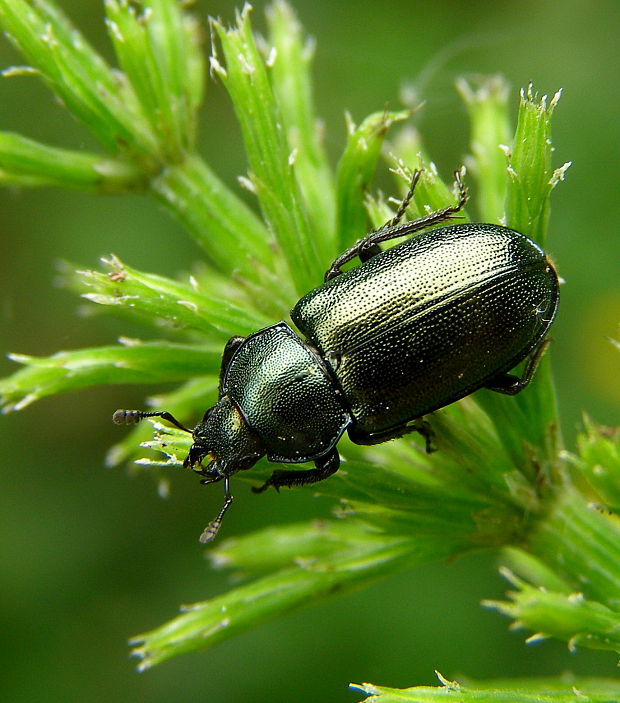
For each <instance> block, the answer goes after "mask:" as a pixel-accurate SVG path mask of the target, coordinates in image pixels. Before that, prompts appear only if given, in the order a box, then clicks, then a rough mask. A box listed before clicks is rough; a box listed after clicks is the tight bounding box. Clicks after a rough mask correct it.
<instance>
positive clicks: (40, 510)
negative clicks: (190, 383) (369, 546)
mask: <svg viewBox="0 0 620 703" xmlns="http://www.w3.org/2000/svg"><path fill="white" fill-rule="evenodd" d="M60 4H61V6H62V7H64V8H65V9H66V10H67V12H68V13H69V14H70V15H71V16H72V18H73V19H74V20H75V21H76V23H77V24H78V25H79V26H80V28H81V29H82V30H83V31H84V32H85V34H86V35H87V37H88V38H89V39H90V40H91V41H92V42H93V43H94V44H95V45H96V46H97V47H98V48H99V49H100V50H101V51H102V52H103V53H104V54H105V55H106V56H107V57H111V50H110V47H109V44H108V41H107V37H106V35H105V31H104V28H103V21H102V20H103V17H102V15H103V13H102V7H101V2H100V0H81V2H79V3H76V2H70V1H69V0H65V2H63V3H60ZM254 5H255V11H254V24H255V26H257V27H259V28H260V27H262V26H264V17H263V9H264V6H265V3H263V2H261V1H259V0H257V1H256V2H255V3H254ZM293 5H294V7H295V8H296V9H297V11H298V14H299V16H300V19H301V20H302V22H303V24H304V25H305V27H306V29H307V31H308V32H309V33H310V34H311V35H313V36H314V37H315V38H316V39H317V52H316V60H315V70H314V74H315V79H316V80H315V88H316V103H317V110H318V112H319V114H320V115H321V116H322V117H323V118H324V119H325V122H326V127H327V136H326V139H327V145H328V148H329V151H330V154H331V156H332V158H333V159H334V160H335V159H336V158H337V156H338V155H339V153H340V152H341V150H342V147H343V145H344V119H343V110H344V109H345V108H346V109H348V110H349V111H350V112H351V113H352V115H353V118H354V119H355V120H356V121H360V120H361V119H362V118H363V117H364V116H366V115H367V114H368V113H370V112H373V111H376V110H381V109H382V108H383V107H384V106H386V105H389V106H390V107H393V108H397V107H399V105H400V103H399V99H398V98H399V94H400V91H401V88H402V86H403V84H405V83H409V84H412V85H414V86H416V87H417V88H418V89H419V90H420V91H421V96H422V97H423V98H424V100H425V101H426V104H425V107H424V109H423V111H422V112H421V114H419V115H417V116H416V120H417V124H418V125H419V126H420V128H421V129H422V131H423V134H424V136H425V139H426V142H427V144H428V147H429V151H430V153H431V155H432V156H433V158H434V159H435V161H436V162H437V164H438V166H439V168H440V170H441V171H442V173H443V174H444V176H445V177H449V173H450V172H451V171H452V170H453V169H454V168H455V167H456V166H457V165H459V164H460V163H461V161H462V158H463V154H464V153H465V151H466V149H467V140H468V134H467V120H466V115H465V110H464V107H463V105H462V104H461V102H460V99H459V98H458V96H457V94H456V93H455V91H454V89H453V84H454V79H455V77H456V76H458V75H466V76H472V75H475V74H491V73H502V74H504V75H505V76H506V77H507V78H508V80H509V81H510V83H511V84H512V86H513V88H514V90H513V93H512V96H511V101H512V105H513V107H514V108H515V114H516V104H517V94H518V89H519V88H520V87H521V86H524V85H526V84H527V83H528V82H529V81H530V80H531V81H534V83H535V86H536V88H537V89H538V90H539V91H540V92H548V93H550V94H552V93H554V92H555V91H556V90H557V89H558V88H562V89H563V90H564V94H563V97H562V100H561V102H560V105H559V108H558V109H557V110H556V113H555V119H554V128H553V133H554V144H555V146H556V162H555V166H559V165H561V164H562V163H563V162H564V161H568V160H572V161H573V166H572V167H571V168H570V169H569V172H568V176H567V180H566V182H565V183H564V184H562V185H561V186H560V187H559V188H558V189H557V190H556V191H555V192H554V195H553V202H552V219H551V233H550V241H549V246H548V248H549V251H550V253H551V255H552V256H553V258H554V260H555V261H556V263H557V266H558V269H559V271H560V273H561V276H562V277H563V279H564V280H565V281H566V284H565V285H564V286H563V288H562V303H561V307H560V313H559V317H558V320H557V323H556V325H555V327H554V332H553V337H554V340H555V342H554V345H553V349H552V354H553V361H554V368H555V377H556V381H557V387H558V395H559V400H560V404H561V416H562V423H563V432H564V436H565V440H566V443H567V445H568V447H569V448H571V447H573V446H574V440H575V432H576V428H577V426H578V424H579V422H580V417H581V413H582V411H584V410H585V411H586V412H587V413H588V414H590V415H591V416H592V417H593V418H594V419H595V420H596V421H598V422H601V423H604V424H614V423H618V421H619V415H620V412H619V407H620V373H619V367H620V364H619V357H618V353H617V351H614V349H613V347H612V345H611V344H610V343H609V341H608V338H609V337H615V338H616V339H617V338H618V328H617V324H618V321H619V320H620V288H619V280H620V277H619V271H620V266H619V264H620V253H619V252H620V247H619V246H618V236H617V232H616V227H617V204H618V193H619V192H620V188H619V183H618V169H619V164H620V140H619V136H620V131H619V129H618V115H619V113H620V72H618V70H617V65H618V53H617V52H618V37H619V36H620V4H618V3H617V2H616V0H599V1H598V2H596V3H592V2H583V1H581V2H579V1H577V0H564V1H563V2H557V1H549V2H545V1H539V2H533V1H520V2H517V1H516V0H515V1H509V0H499V1H498V0H493V1H480V2H476V3H465V2H462V0H445V1H443V2H421V1H411V0H409V1H405V0H401V1H398V0H384V1H383V2H381V3H378V2H369V1H366V2H364V1H361V0H356V1H355V2H352V1H349V0H341V1H340V2H327V0H312V1H311V0H294V1H293ZM233 7H234V5H233V4H232V3H229V2H223V1H222V2H206V1H205V2H199V3H197V5H196V8H197V10H198V12H199V13H200V14H201V15H202V16H203V17H206V15H207V14H219V15H221V16H222V17H223V18H224V19H229V20H230V19H231V18H232V13H233V10H232V8H233ZM20 63H22V60H21V59H20V58H19V57H18V56H17V54H16V53H15V52H14V51H13V50H12V48H11V47H10V46H9V44H8V43H7V42H6V41H5V40H4V39H3V40H2V41H1V42H0V66H2V67H4V66H7V65H11V64H20ZM0 129H2V130H14V131H19V132H21V133H23V134H25V135H27V136H30V137H33V138H35V139H39V140H41V141H44V142H49V143H52V144H57V145H62V146H71V147H84V148H94V147H95V145H94V144H93V143H92V141H91V139H90V137H89V135H88V134H87V133H86V132H85V131H84V130H83V129H82V128H81V126H80V125H78V124H76V123H75V122H74V121H72V119H71V118H70V117H68V115H67V113H66V112H65V111H64V110H63V109H62V108H61V107H60V106H59V105H58V104H57V103H56V102H55V101H54V99H52V98H51V96H50V94H49V93H48V91H47V90H46V89H45V88H43V87H42V86H41V85H40V84H39V83H38V82H37V80H36V79H35V78H15V79H10V80H8V79H7V80H3V81H1V82H0ZM201 150H202V151H203V153H204V155H205V157H206V158H207V159H208V160H209V162H210V163H211V164H212V165H213V166H214V167H215V169H216V171H217V172H218V173H219V174H220V175H222V176H223V177H224V178H225V179H226V180H227V181H228V182H229V183H232V184H235V179H236V177H237V175H239V174H242V173H243V172H244V170H245V163H244V157H243V151H242V148H241V144H240V136H239V131H238V129H237V126H236V124H235V121H234V118H233V115H232V110H231V107H230V104H229V102H228V99H227V97H226V95H225V93H224V91H223V89H222V87H221V86H219V85H214V84H213V83H211V84H210V85H209V87H208V90H207V100H206V107H205V109H204V110H203V122H202V138H201ZM235 187H236V186H235ZM0 209H1V210H0V211H1V214H2V217H1V219H0V242H1V245H0V246H1V249H0V281H1V285H2V288H1V293H0V294H1V297H0V320H1V325H0V330H1V332H0V335H1V336H0V349H1V351H2V352H3V353H4V352H8V351H17V352H22V353H28V354H40V355H47V354H50V353H53V352H54V351H56V350H58V349H73V348H78V347H81V346H88V345H98V344H107V343H110V342H111V341H112V340H114V339H115V338H116V337H117V336H118V335H119V334H126V335H130V336H131V335H134V336H139V335H140V334H141V330H140V329H138V328H132V327H131V326H128V325H127V324H121V323H117V322H115V321H114V320H112V319H110V318H107V317H101V316H99V317H95V318H92V319H84V318H80V317H78V316H77V315H76V310H77V309H78V307H79V302H78V301H77V300H76V298H75V297H74V296H73V295H72V294H70V293H69V292H67V291H66V290H63V289H62V288H60V287H58V286H57V285H56V281H55V279H56V269H55V264H56V262H57V261H58V260H70V261H71V262H75V263H77V264H79V265H80V266H82V267H93V266H96V264H97V260H98V258H99V257H100V256H101V255H104V254H107V253H109V252H115V253H117V254H118V255H119V256H120V257H121V258H122V259H123V260H125V261H127V262H128V263H129V264H131V265H134V266H136V267H138V268H140V269H142V270H147V271H148V270H150V271H154V272H158V273H163V274H169V275H174V274H177V273H178V272H182V271H186V270H188V269H189V268H190V267H191V265H192V262H193V261H194V260H195V259H196V258H197V257H200V252H199V250H198V249H197V247H195V246H194V245H193V243H192V242H191V241H189V239H188V238H187V237H186V236H185V235H184V233H183V232H182V231H181V230H180V228H179V227H178V226H177V225H176V224H175V223H174V222H172V221H170V220H169V219H168V217H167V216H166V215H165V214H163V213H162V212H160V211H159V210H158V209H157V207H156V206H155V205H154V204H153V203H151V202H149V201H148V200H146V198H142V197H139V196H125V197H105V198H104V197H96V196H90V195H85V194H82V193H64V192H59V191H53V190H47V189H45V190H38V191H6V190H5V191H1V192H0ZM292 303H294V301H291V304H292ZM15 368H16V367H15V365H14V364H12V363H11V362H9V361H8V360H7V359H5V358H4V356H3V357H2V358H1V359H0V372H1V373H2V375H5V374H8V373H10V372H12V371H13V370H14V369H15ZM155 390H158V389H155V388H135V387H129V388H123V387H116V388H112V389H106V390H93V391H89V392H85V393H81V394H79V395H73V396H63V397H58V398H53V399H47V400H45V401H43V402H41V403H39V404H38V405H35V406H33V407H30V408H28V409H27V410H25V411H24V412H22V413H19V414H14V415H8V416H4V417H2V418H0V435H1V437H2V448H3V454H2V467H1V473H0V481H1V489H0V495H1V498H0V500H1V507H0V529H1V530H2V540H1V541H0V626H1V629H2V634H3V636H2V638H1V641H0V648H2V652H1V659H0V669H1V671H2V673H1V675H0V700H2V701H11V702H13V701H15V702H18V701H19V702H22V701H35V700H44V701H60V700H62V701H67V700H69V701H73V700H80V701H84V702H88V703H90V702H91V701H111V700H112V701H119V702H124V701H147V702H149V703H150V702H153V703H155V702H159V701H162V702H163V701H178V702H182V701H186V700H187V701H189V700H192V701H195V700H211V701H218V702H221V703H225V702H228V701H248V700H251V701H254V702H255V703H260V702H261V701H295V700H311V699H312V700H330V701H352V700H357V697H356V696H355V695H354V694H352V693H351V692H348V691H347V688H346V685H347V683H348V682H349V681H358V682H359V681H373V682H375V683H379V684H386V685H392V686H407V685H414V684H426V683H428V684H432V683H435V681H436V680H435V677H434V674H433V671H434V669H438V670H440V671H441V672H442V673H443V674H444V675H445V676H448V677H454V676H457V675H458V674H467V675H469V676H472V677H496V676H519V675H535V674H556V673H559V672H561V671H564V670H567V669H570V670H573V671H575V672H578V673H584V674H585V673H589V674H598V675H607V676H611V675H613V674H614V671H615V663H616V662H615V658H614V656H613V655H611V654H610V653H598V654H596V653H593V652H588V651H580V652H577V653H575V654H569V653H568V651H567V650H566V648H565V647H564V646H563V645H561V644H558V643H553V642H547V643H544V644H538V645H536V646H529V647H528V646H525V645H524V644H523V635H522V634H519V633H510V632H508V630H507V625H508V622H507V621H506V620H504V619H503V618H501V617H500V616H498V615H496V614H494V613H492V612H489V611H485V610H483V609H482V608H481V607H480V606H479V601H480V600H481V599H482V598H497V597H500V596H501V594H502V593H503V591H504V590H505V584H504V583H503V582H502V581H501V580H500V578H499V576H498V575H497V573H496V570H495V568H494V566H495V561H496V556H497V555H494V554H480V555H474V556H471V555H469V556H467V557H465V558H463V559H461V560H458V561H456V562H455V563H450V564H439V565H437V566H435V567H432V568H427V569H424V570H418V571H416V572H411V573H407V574H403V575H401V576H399V577H396V578H391V579H389V580H388V581H386V582H383V583H380V584H377V585H375V586H374V587H373V588H371V589H369V590H366V591H364V592H361V593H357V594H353V595H349V596H346V597H344V598H341V599H336V600H333V601H330V602H328V603H323V604H321V605H319V606H318V607H316V608H313V609H309V610H306V611H303V612H300V613H297V614H294V615H292V616H289V617H287V618H285V619H281V620H277V621H275V622H272V623H268V624H266V625H264V626H262V627H261V628H260V629H258V630H256V631H254V632H250V633H246V634H244V635H242V636H240V637H238V638H236V639H234V640H232V641H229V642H227V643H225V644H223V645H220V646H219V647H218V648H216V649H215V650H212V651H209V652H205V653H200V654H194V655H191V656H187V657H185V658H180V659H178V660H176V661H172V662H168V663H166V664H164V665H163V666H161V667H160V668H157V669H155V670H153V671H150V672H148V673H145V674H142V675H138V674H136V673H135V671H134V662H132V661H130V660H128V659H127V653H128V649H127V646H126V640H127V639H128V638H129V637H130V636H132V635H135V634H137V633H140V632H142V631H145V630H146V629H150V628H151V627H153V626H155V625H157V624H159V623H161V622H162V621H164V620H165V619H168V618H169V617H172V616H173V615H174V614H175V612H176V608H177V605H178V604H179V603H187V602H192V601H195V600H201V599H203V598H207V597H209V596H211V595H215V594H217V593H220V592H222V590H223V589H225V588H226V584H227V578H226V575H225V574H221V573H216V572H213V571H211V570H210V569H209V567H208V563H207V562H206V561H205V560H204V559H203V553H204V549H203V548H202V547H201V546H199V545H198V542H197V536H198V533H199V531H200V529H201V528H202V527H203V525H204V524H205V523H206V521H207V520H208V519H209V518H210V516H211V515H212V514H213V513H214V511H215V510H216V509H217V508H218V507H219V501H220V500H221V495H220V492H219V491H215V492H209V491H208V490H201V489H200V488H199V487H198V483H197V480H196V479H195V478H192V476H190V475H187V474H186V473H180V475H179V476H178V477H177V476H173V477H171V478H172V495H171V497H170V499H169V500H167V501H162V500H161V499H159V498H158V497H157V495H156V491H155V484H154V482H153V481H151V480H150V478H149V477H148V476H145V475H143V474H142V475H140V476H138V477H129V476H128V474H127V472H126V471H124V470H118V469H114V470H112V469H106V468H104V466H103V460H104V455H105V452H106V449H107V447H108V446H110V445H111V444H112V443H114V442H115V441H116V440H118V439H119V438H120V435H119V430H118V428H115V427H114V426H113V425H112V423H111V422H110V421H109V416H110V414H111V411H113V410H114V409H115V408H116V407H119V406H124V407H140V406H141V405H142V399H143V397H144V395H146V394H151V393H152V392H154V391H155ZM238 494H239V495H238V500H237V502H238V506H237V509H236V510H235V513H234V516H233V515H232V514H231V516H230V519H229V520H228V521H227V524H226V536H230V535H233V534H237V533H243V532H246V531H248V530H250V529H253V528H257V527H260V526H263V525H267V524H270V523H274V522H276V521H282V522H287V521H291V520H295V519H299V518H301V517H311V516H316V517H320V516H323V515H326V514H328V512H329V510H330V507H331V506H330V503H329V502H328V501H326V500H318V499H313V498H311V495H310V493H309V492H308V493H304V494H301V493H299V492H298V493H295V492H294V491H291V492H287V493H286V494H283V495H280V496H278V495H276V494H275V493H274V494H273V495H271V494H270V495H264V496H260V498H257V497H255V496H252V495H251V494H250V493H249V489H248V488H244V487H241V488H240V489H239V490H238Z"/></svg>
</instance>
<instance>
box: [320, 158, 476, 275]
mask: <svg viewBox="0 0 620 703" xmlns="http://www.w3.org/2000/svg"><path fill="white" fill-rule="evenodd" d="M421 173H422V172H421V171H419V170H416V171H414V172H413V176H412V178H411V185H410V186H409V191H408V192H407V195H406V196H405V198H404V199H403V201H402V203H401V204H400V206H399V208H398V210H397V212H396V215H395V216H394V217H393V218H392V219H391V220H389V221H388V222H386V223H385V225H383V227H381V228H380V229H377V230H373V231H372V232H369V233H368V234H367V235H366V236H365V237H364V239H361V240H360V241H359V242H356V243H355V244H354V245H353V246H352V247H350V248H349V249H347V250H346V251H344V252H343V253H342V254H340V256H339V257H337V258H336V259H335V260H334V261H333V262H332V265H331V266H330V267H329V269H328V270H327V272H326V273H325V277H324V280H325V281H329V280H331V279H332V278H335V277H336V276H338V275H340V274H341V273H342V267H343V266H344V265H345V264H347V263H348V262H349V261H352V260H353V259H355V258H356V257H358V258H359V259H360V260H361V261H368V259H371V258H372V257H373V256H375V255H376V254H378V253H379V252H380V251H381V250H380V248H379V242H387V241H389V240H390V239H395V238H397V237H404V236H405V235H407V234H413V233H414V232H419V231H420V230H422V229H426V228H427V227H432V226H434V225H438V224H439V223H441V222H445V221H446V220H450V219H452V218H453V216H454V215H455V214H456V213H457V212H459V211H460V210H462V209H463V207H464V206H465V203H466V202H467V188H466V187H465V184H464V183H463V181H462V178H461V173H462V172H461V171H460V170H459V171H455V172H454V180H455V185H456V187H457V189H458V193H459V198H458V200H457V202H456V203H455V204H454V205H450V206H448V207H445V208H442V209H441V210H436V211H435V212H431V213H430V214H429V215H425V216H424V217H420V218H418V219H417V220H412V221H411V222H404V223H402V224H399V223H400V220H401V219H402V218H403V216H404V214H405V211H406V210H407V208H408V207H409V203H410V202H411V200H412V198H413V194H414V191H415V186H416V184H417V182H418V181H419V179H420V175H421Z"/></svg>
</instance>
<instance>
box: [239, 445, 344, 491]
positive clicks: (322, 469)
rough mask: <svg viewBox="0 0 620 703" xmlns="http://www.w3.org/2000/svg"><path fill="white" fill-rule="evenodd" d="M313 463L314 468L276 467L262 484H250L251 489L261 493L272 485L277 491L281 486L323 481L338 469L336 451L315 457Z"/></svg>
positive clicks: (338, 461)
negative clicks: (302, 469)
mask: <svg viewBox="0 0 620 703" xmlns="http://www.w3.org/2000/svg"><path fill="white" fill-rule="evenodd" d="M314 464H315V467H316V468H314V469H306V470H305V471H287V470H283V469H276V471H274V472H273V473H272V474H271V477H270V478H269V479H268V480H267V481H265V483H263V485H262V486H252V491H253V492H254V493H262V492H263V491H266V490H267V489H268V488H269V486H273V487H274V488H275V489H276V491H279V490H280V488H282V486H286V487H287V488H292V487H293V486H305V485H306V484H308V483H317V482H318V481H323V479H326V478H329V477H330V476H331V475H332V474H334V473H336V471H338V467H339V466H340V456H339V454H338V451H337V450H336V449H332V450H331V452H329V454H326V455H325V456H322V457H320V458H319V459H316V460H315V462H314Z"/></svg>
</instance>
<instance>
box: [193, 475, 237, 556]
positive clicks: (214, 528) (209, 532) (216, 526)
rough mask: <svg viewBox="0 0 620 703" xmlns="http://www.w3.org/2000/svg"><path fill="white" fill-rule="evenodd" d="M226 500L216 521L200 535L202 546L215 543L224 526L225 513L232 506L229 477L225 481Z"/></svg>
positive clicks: (212, 521)
mask: <svg viewBox="0 0 620 703" xmlns="http://www.w3.org/2000/svg"><path fill="white" fill-rule="evenodd" d="M224 498H225V500H224V505H222V509H221V510H220V512H219V513H218V514H217V517H216V518H215V520H211V522H210V523H209V524H208V525H207V526H206V527H205V529H204V530H203V531H202V534H201V535H200V542H202V544H207V543H208V542H213V540H214V539H215V538H216V536H217V533H218V532H219V531H220V527H221V526H222V518H223V517H224V513H225V512H226V511H227V510H228V508H229V507H230V504H231V503H232V502H233V497H232V496H231V495H230V488H229V485H228V476H226V478H225V479H224Z"/></svg>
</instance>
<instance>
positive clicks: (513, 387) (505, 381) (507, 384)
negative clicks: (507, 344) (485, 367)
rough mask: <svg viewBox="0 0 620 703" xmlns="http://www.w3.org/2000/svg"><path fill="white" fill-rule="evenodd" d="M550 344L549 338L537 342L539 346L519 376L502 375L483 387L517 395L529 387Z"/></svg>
mask: <svg viewBox="0 0 620 703" xmlns="http://www.w3.org/2000/svg"><path fill="white" fill-rule="evenodd" d="M550 344H551V339H549V337H547V338H546V339H543V340H542V341H541V342H539V344H538V345H537V346H536V347H535V348H534V351H533V352H532V353H531V354H530V356H529V358H528V360H527V364H526V365H525V368H524V369H523V373H522V374H521V376H515V375H514V374H511V373H503V374H501V375H499V376H496V377H495V378H492V379H490V381H489V382H488V383H487V384H485V386H484V387H485V388H488V390H490V391H495V392H496V393H503V394H504V395H517V393H520V392H521V391H522V390H523V389H524V388H527V386H529V384H530V381H531V380H532V378H533V377H534V373H535V372H536V369H537V368H538V364H539V363H540V360H541V359H542V357H543V354H544V353H545V351H546V349H547V347H548V346H549V345H550Z"/></svg>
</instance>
